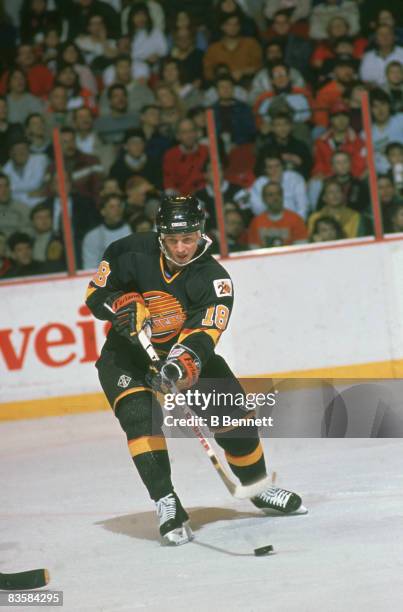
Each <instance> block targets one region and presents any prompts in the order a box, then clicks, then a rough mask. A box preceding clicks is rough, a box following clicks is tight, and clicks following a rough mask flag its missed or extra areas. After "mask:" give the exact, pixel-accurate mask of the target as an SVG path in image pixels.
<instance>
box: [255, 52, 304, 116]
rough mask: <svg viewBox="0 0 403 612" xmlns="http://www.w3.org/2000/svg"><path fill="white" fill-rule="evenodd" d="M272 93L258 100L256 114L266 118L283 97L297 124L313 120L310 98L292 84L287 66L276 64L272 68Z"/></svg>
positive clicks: (262, 95) (267, 93)
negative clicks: (272, 107)
mask: <svg viewBox="0 0 403 612" xmlns="http://www.w3.org/2000/svg"><path fill="white" fill-rule="evenodd" d="M270 78H271V83H272V89H271V91H266V92H264V93H262V94H260V96H259V97H258V98H257V100H256V102H255V104H254V107H253V108H254V112H255V113H256V114H257V115H258V116H259V117H260V118H264V117H266V116H267V114H268V113H269V111H270V107H271V106H272V104H273V102H277V101H278V100H279V98H280V97H281V98H282V100H285V102H286V103H287V104H288V106H289V107H290V108H291V109H292V111H293V119H294V122H295V123H306V122H307V121H309V120H310V118H311V107H310V99H309V98H310V96H309V93H308V91H307V90H306V89H302V88H300V87H294V86H293V85H292V84H291V79H290V73H289V69H288V66H286V64H284V63H282V64H275V65H274V66H272V67H271V68H270Z"/></svg>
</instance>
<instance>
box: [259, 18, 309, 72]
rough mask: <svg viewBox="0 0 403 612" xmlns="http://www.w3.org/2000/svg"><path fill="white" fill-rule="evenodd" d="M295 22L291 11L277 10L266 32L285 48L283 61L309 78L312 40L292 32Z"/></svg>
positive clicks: (267, 35) (269, 37)
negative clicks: (290, 13) (292, 20)
mask: <svg viewBox="0 0 403 612" xmlns="http://www.w3.org/2000/svg"><path fill="white" fill-rule="evenodd" d="M292 28H293V24H292V22H291V18H290V15H289V12H288V11H286V10H281V11H277V13H276V14H275V15H274V19H273V23H272V25H271V27H270V28H269V30H268V31H267V32H266V33H265V37H266V39H267V40H271V39H273V38H274V39H275V40H276V41H277V42H278V43H280V44H281V46H282V48H283V55H284V57H283V58H282V61H285V63H286V64H287V66H289V67H290V68H295V69H296V70H298V72H300V73H301V74H302V75H303V77H304V78H305V79H309V77H310V70H309V59H310V57H311V53H312V42H311V41H309V40H306V39H304V38H302V37H300V36H297V35H296V34H293V33H292V31H291V30H292Z"/></svg>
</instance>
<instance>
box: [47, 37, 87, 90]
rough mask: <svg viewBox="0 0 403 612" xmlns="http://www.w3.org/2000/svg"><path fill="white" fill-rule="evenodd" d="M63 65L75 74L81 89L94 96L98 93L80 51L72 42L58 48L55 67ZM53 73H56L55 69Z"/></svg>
mask: <svg viewBox="0 0 403 612" xmlns="http://www.w3.org/2000/svg"><path fill="white" fill-rule="evenodd" d="M64 64H69V66H72V67H73V68H74V70H75V71H76V72H77V74H78V76H79V78H80V85H81V87H83V88H84V89H88V90H89V91H91V92H92V93H93V94H94V95H95V94H97V93H98V85H97V82H96V80H95V77H94V75H93V73H92V72H91V70H90V68H89V67H88V66H87V65H86V63H85V61H84V57H83V55H82V53H81V51H80V49H79V48H78V46H77V45H76V44H75V43H74V42H72V41H67V42H65V43H63V44H62V45H61V46H60V47H59V50H58V56H57V62H56V65H57V66H61V65H64ZM54 71H55V72H56V67H55V69H54Z"/></svg>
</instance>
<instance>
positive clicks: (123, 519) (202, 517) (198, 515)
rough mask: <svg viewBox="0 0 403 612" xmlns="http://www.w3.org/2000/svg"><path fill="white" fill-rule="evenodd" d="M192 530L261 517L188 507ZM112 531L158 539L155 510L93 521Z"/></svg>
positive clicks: (141, 537) (259, 515)
mask: <svg viewBox="0 0 403 612" xmlns="http://www.w3.org/2000/svg"><path fill="white" fill-rule="evenodd" d="M188 511H189V515H190V522H191V526H192V530H193V531H198V530H199V529H201V527H203V526H204V525H208V524H209V523H215V522H217V521H231V520H239V519H250V518H262V517H264V515H263V514H261V513H260V512H258V511H257V512H253V511H252V512H240V511H238V510H232V509H231V508H190V509H188ZM95 524H96V525H101V526H102V527H103V528H104V529H107V530H108V531H112V532H113V533H120V534H123V535H127V536H130V537H132V538H139V539H140V540H152V541H154V542H155V540H156V539H158V523H157V517H156V515H155V512H139V513H136V514H126V515H124V516H117V517H115V518H111V519H107V520H105V521H99V522H97V523H95Z"/></svg>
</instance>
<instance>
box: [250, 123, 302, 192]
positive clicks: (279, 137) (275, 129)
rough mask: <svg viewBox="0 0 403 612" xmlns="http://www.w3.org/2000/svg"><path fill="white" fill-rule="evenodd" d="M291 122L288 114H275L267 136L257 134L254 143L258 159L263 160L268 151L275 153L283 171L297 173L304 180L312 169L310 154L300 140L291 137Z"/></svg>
mask: <svg viewBox="0 0 403 612" xmlns="http://www.w3.org/2000/svg"><path fill="white" fill-rule="evenodd" d="M292 129H293V122H292V119H291V116H290V115H289V114H288V113H281V112H280V113H277V114H276V115H275V116H274V117H273V119H272V122H271V131H270V132H269V133H268V134H259V136H258V138H257V141H256V148H257V151H258V158H259V159H260V158H264V157H265V156H266V154H267V153H268V152H270V151H275V152H276V153H277V154H278V155H279V157H280V158H281V161H282V162H283V165H284V169H285V170H294V171H295V172H299V174H301V175H302V176H303V177H304V179H305V180H307V179H308V177H309V176H310V173H311V169H312V154H311V151H310V149H309V148H308V146H307V145H306V144H305V142H303V141H302V140H298V139H297V138H295V136H293V135H292V133H291V132H292Z"/></svg>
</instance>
